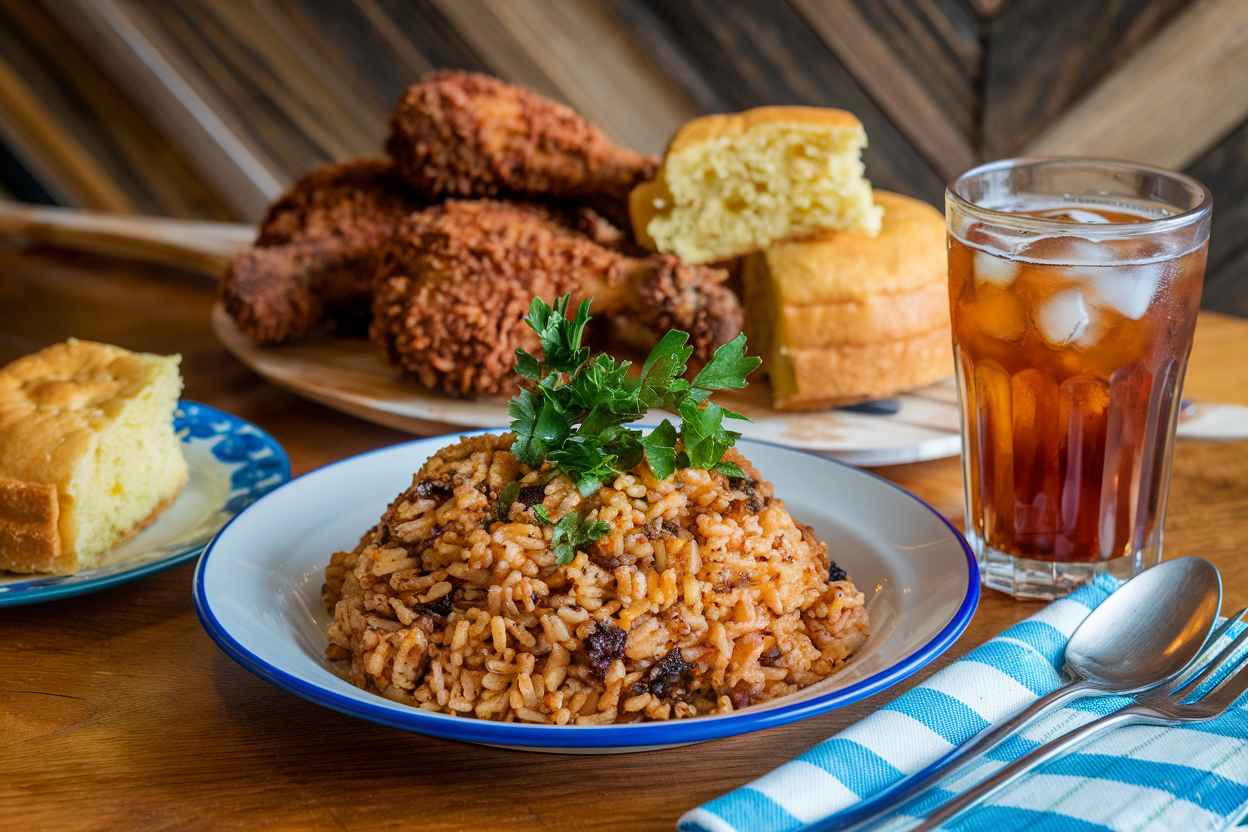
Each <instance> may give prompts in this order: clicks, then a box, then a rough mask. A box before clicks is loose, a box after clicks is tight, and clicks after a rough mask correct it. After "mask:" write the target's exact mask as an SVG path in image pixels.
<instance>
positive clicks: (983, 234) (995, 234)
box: [966, 223, 1031, 256]
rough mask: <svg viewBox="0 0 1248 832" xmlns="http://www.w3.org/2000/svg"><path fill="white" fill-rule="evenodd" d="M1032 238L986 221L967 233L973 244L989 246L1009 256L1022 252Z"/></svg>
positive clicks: (967, 239)
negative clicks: (988, 223) (986, 223)
mask: <svg viewBox="0 0 1248 832" xmlns="http://www.w3.org/2000/svg"><path fill="white" fill-rule="evenodd" d="M1030 240H1031V237H1030V236H1029V235H1027V234H1025V233H1021V232H1018V231H1014V230H1012V229H1007V228H1001V227H999V226H994V225H985V224H984V223H979V224H978V225H976V226H974V227H972V228H971V229H970V230H969V231H968V232H967V234H966V241H967V242H968V243H970V244H971V245H974V246H987V247H988V248H991V249H992V250H994V251H997V252H1000V253H1001V254H1005V255H1007V256H1013V255H1017V254H1018V253H1020V252H1021V251H1022V250H1023V249H1025V248H1026V247H1027V243H1028V242H1029V241H1030Z"/></svg>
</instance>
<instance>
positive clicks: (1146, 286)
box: [1085, 263, 1166, 321]
mask: <svg viewBox="0 0 1248 832" xmlns="http://www.w3.org/2000/svg"><path fill="white" fill-rule="evenodd" d="M1165 272H1166V264H1165V263H1143V264H1140V265H1138V266H1117V267H1114V268H1100V269H1096V270H1095V274H1094V275H1090V278H1091V279H1090V280H1088V281H1087V282H1086V284H1085V286H1086V291H1087V294H1088V302H1089V303H1091V304H1092V305H1094V306H1099V307H1102V308H1106V309H1112V310H1114V311H1115V312H1117V313H1118V314H1119V315H1122V316H1123V317H1124V318H1130V319H1131V320H1133V321H1138V320H1139V319H1140V318H1142V317H1144V313H1145V312H1147V311H1148V306H1149V304H1150V303H1152V301H1153V296H1154V295H1156V294H1157V289H1158V287H1159V286H1161V281H1162V278H1164V277H1165Z"/></svg>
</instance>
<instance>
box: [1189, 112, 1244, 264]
mask: <svg viewBox="0 0 1248 832" xmlns="http://www.w3.org/2000/svg"><path fill="white" fill-rule="evenodd" d="M1183 172H1184V173H1186V174H1187V175H1189V176H1191V177H1194V178H1195V179H1197V180H1199V181H1200V182H1203V183H1204V184H1205V186H1206V187H1207V188H1209V190H1210V191H1212V192H1213V228H1212V231H1211V233H1210V235H1209V268H1208V273H1213V272H1215V271H1217V270H1218V269H1220V268H1221V267H1222V264H1223V263H1225V262H1226V261H1227V260H1229V259H1230V258H1231V257H1232V256H1233V254H1234V253H1235V252H1237V251H1239V249H1240V248H1242V247H1243V246H1244V245H1248V119H1245V120H1244V121H1243V122H1241V123H1240V124H1239V125H1238V126H1237V127H1236V128H1235V129H1234V130H1231V131H1230V132H1228V133H1227V134H1226V135H1225V136H1223V138H1222V140H1221V141H1220V142H1218V144H1216V145H1215V146H1213V147H1211V148H1209V150H1207V151H1206V152H1205V153H1204V154H1203V155H1202V156H1201V157H1200V158H1199V159H1197V160H1195V161H1194V162H1192V163H1191V164H1190V165H1188V166H1187V167H1186V168H1185V169H1184V171H1183ZM1206 285H1208V281H1206Z"/></svg>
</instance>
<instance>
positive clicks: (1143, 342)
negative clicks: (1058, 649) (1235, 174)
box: [945, 158, 1212, 598]
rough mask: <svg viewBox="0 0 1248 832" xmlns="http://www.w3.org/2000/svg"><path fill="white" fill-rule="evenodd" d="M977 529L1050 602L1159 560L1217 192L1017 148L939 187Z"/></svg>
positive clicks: (1026, 587) (977, 544)
mask: <svg viewBox="0 0 1248 832" xmlns="http://www.w3.org/2000/svg"><path fill="white" fill-rule="evenodd" d="M945 207H946V220H947V225H948V231H949V302H950V310H951V313H952V319H953V342H954V353H955V356H956V361H957V375H958V397H959V402H960V407H961V416H962V440H963V452H962V464H963V478H964V484H965V489H966V536H967V539H968V540H970V542H971V546H972V548H974V550H975V552H976V554H977V556H978V558H979V562H980V568H981V572H982V574H983V579H984V583H985V584H986V585H987V586H990V587H994V588H996V589H1000V590H1002V591H1004V592H1008V593H1010V594H1011V595H1014V596H1017V597H1027V598H1056V597H1060V596H1062V595H1065V594H1067V593H1068V592H1070V591H1071V590H1072V589H1074V588H1075V587H1077V586H1079V585H1081V584H1084V583H1087V582H1088V581H1090V580H1091V579H1092V578H1093V576H1094V575H1095V574H1096V573H1098V572H1109V573H1111V574H1113V575H1116V576H1118V577H1120V578H1129V577H1131V576H1132V575H1135V574H1137V573H1138V572H1140V571H1141V570H1143V569H1145V568H1147V567H1149V566H1153V565H1155V564H1157V563H1158V562H1159V561H1160V559H1161V536H1162V523H1163V519H1164V516H1165V507H1166V491H1167V488H1168V485H1169V478H1170V460H1171V453H1172V451H1173V448H1174V429H1175V424H1176V422H1177V420H1178V413H1179V394H1180V392H1181V390H1182V387H1183V373H1184V371H1185V369H1186V367H1187V357H1188V354H1189V353H1190V352H1191V348H1192V332H1193V330H1194V329H1195V327H1196V311H1197V308H1198V306H1199V304H1200V290H1201V283H1202V280H1203V277H1204V269H1205V254H1206V249H1207V246H1208V240H1209V221H1210V216H1211V211H1212V200H1211V197H1210V195H1209V192H1208V190H1206V189H1205V187H1204V186H1202V185H1201V184H1200V183H1199V182H1196V181H1195V180H1193V179H1191V178H1189V177H1186V176H1183V175H1181V174H1177V173H1170V172H1167V171H1164V170H1159V169H1156V168H1150V167H1146V166H1143V165H1133V164H1128V163H1122V162H1111V161H1101V160H1090V159H1062V158H1033V159H1008V160H1005V161H1001V162H994V163H991V164H987V165H983V166H981V167H978V168H975V169H974V170H971V171H968V172H967V173H965V174H963V175H962V176H960V177H958V178H957V179H955V180H954V181H953V182H952V183H951V184H950V185H949V188H948V190H947V191H946V192H945Z"/></svg>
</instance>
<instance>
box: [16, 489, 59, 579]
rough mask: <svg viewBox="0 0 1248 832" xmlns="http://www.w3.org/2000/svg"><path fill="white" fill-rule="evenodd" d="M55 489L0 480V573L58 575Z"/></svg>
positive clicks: (57, 509) (57, 512)
mask: <svg viewBox="0 0 1248 832" xmlns="http://www.w3.org/2000/svg"><path fill="white" fill-rule="evenodd" d="M59 516H60V506H59V503H58V501H57V497H56V486H55V485H50V484H47V483H35V482H22V481H20V480H12V479H6V478H3V477H0V570H7V571H10V572H59V571H62V570H63V569H64V567H65V564H64V563H62V558H61V536H60V533H59V531H58V530H57V520H58V518H59Z"/></svg>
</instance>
